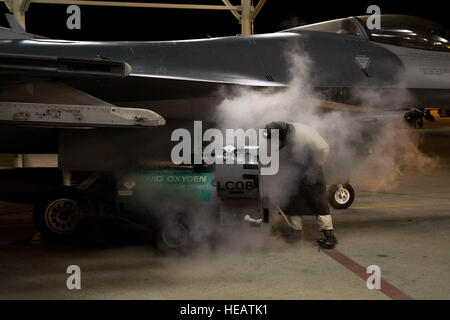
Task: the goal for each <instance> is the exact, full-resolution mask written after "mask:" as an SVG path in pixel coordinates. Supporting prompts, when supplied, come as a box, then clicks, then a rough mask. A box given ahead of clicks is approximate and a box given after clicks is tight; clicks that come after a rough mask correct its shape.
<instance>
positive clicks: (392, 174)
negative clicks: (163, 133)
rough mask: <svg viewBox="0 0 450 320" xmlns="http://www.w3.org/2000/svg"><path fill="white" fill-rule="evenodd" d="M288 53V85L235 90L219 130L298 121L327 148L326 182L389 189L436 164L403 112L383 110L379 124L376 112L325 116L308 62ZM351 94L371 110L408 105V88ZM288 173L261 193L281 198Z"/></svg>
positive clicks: (220, 117) (289, 187)
mask: <svg viewBox="0 0 450 320" xmlns="http://www.w3.org/2000/svg"><path fill="white" fill-rule="evenodd" d="M288 55H289V60H290V61H291V70H290V71H291V75H292V80H291V83H290V85H289V87H287V88H284V89H282V90H279V89H277V90H274V89H267V90H255V89H245V88H244V89H238V90H236V92H235V93H234V95H232V96H227V97H225V98H224V99H223V101H222V103H221V104H220V105H219V106H218V108H217V110H218V111H217V117H218V119H217V120H218V122H219V123H220V124H221V125H222V126H223V128H243V129H248V128H255V129H258V128H263V127H264V125H265V124H267V123H269V122H271V121H287V122H298V123H303V124H306V125H309V126H311V127H313V128H315V129H316V130H317V131H318V132H319V133H320V134H321V135H322V136H323V137H324V138H325V139H326V140H327V142H328V143H329V144H330V147H331V151H330V154H329V159H328V162H327V165H326V168H325V169H326V170H325V173H326V180H327V182H328V183H329V184H331V183H345V182H346V179H348V178H349V177H350V174H351V175H352V177H353V176H354V177H355V178H357V181H354V180H353V183H355V182H356V183H357V184H359V185H364V186H367V187H371V188H372V189H375V190H381V189H383V188H388V187H392V186H393V185H394V184H393V182H394V181H395V180H396V178H398V177H400V176H401V175H402V173H401V170H406V169H408V168H411V169H414V170H426V169H429V168H432V167H434V166H436V165H437V161H436V160H435V159H431V158H429V157H428V156H426V155H424V154H423V153H422V152H421V151H420V150H419V147H418V146H419V142H420V141H419V137H418V135H417V134H415V133H414V131H412V130H410V129H408V128H406V127H404V126H403V123H402V119H401V117H402V112H392V113H389V112H387V113H386V112H385V116H384V118H383V120H381V121H376V120H375V117H376V115H377V114H376V113H374V114H373V115H372V114H371V113H354V112H353V113H352V112H343V111H332V112H324V110H323V109H321V108H320V107H321V103H322V101H323V99H324V97H322V96H321V95H320V93H318V92H315V91H314V89H313V88H312V87H311V85H310V81H309V79H310V78H311V75H312V72H313V70H312V68H313V64H312V61H311V59H310V58H309V57H308V55H307V53H306V52H304V51H303V50H302V49H300V48H296V49H295V50H293V51H290V52H289V53H288ZM403 84H404V80H403V75H401V74H399V75H397V86H396V87H397V88H404V87H405V86H404V85H403ZM352 96H353V98H354V99H356V100H357V101H359V103H360V105H361V106H364V107H365V108H367V109H371V110H372V111H381V112H383V110H386V108H389V110H395V109H400V108H405V107H407V106H411V105H410V103H411V99H410V96H409V94H408V91H407V90H372V89H367V88H354V89H353V90H352ZM289 170H292V172H291V173H292V174H291V175H286V174H285V176H283V177H280V179H278V182H277V183H278V184H279V185H278V186H272V185H269V186H268V185H267V184H266V188H265V189H266V191H268V192H269V193H270V194H271V196H272V197H275V198H276V199H278V200H283V197H284V196H286V194H287V193H289V192H291V190H292V187H293V186H294V185H295V182H296V181H292V178H291V179H290V178H289V177H296V176H298V175H296V174H295V170H298V169H297V168H296V167H292V168H289ZM281 174H282V175H283V173H281ZM269 180H270V179H269ZM280 183H281V184H280ZM280 186H281V190H280ZM276 193H278V194H276Z"/></svg>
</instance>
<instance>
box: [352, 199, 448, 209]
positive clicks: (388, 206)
mask: <svg viewBox="0 0 450 320" xmlns="http://www.w3.org/2000/svg"><path fill="white" fill-rule="evenodd" d="M447 205H450V202H449V201H447V202H423V203H402V204H385V205H378V206H359V207H350V209H378V208H406V207H436V206H447Z"/></svg>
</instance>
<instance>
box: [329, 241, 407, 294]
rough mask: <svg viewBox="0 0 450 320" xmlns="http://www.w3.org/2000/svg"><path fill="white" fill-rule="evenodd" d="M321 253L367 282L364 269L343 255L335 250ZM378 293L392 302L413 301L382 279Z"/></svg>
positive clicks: (367, 275)
mask: <svg viewBox="0 0 450 320" xmlns="http://www.w3.org/2000/svg"><path fill="white" fill-rule="evenodd" d="M322 251H323V252H324V253H325V254H327V255H328V256H329V257H331V258H333V259H334V260H335V261H337V262H339V263H340V264H341V265H343V266H344V267H346V268H347V269H349V270H350V271H352V272H353V273H354V274H356V275H357V276H358V277H360V278H361V279H363V280H364V281H367V278H368V277H369V276H370V274H368V273H367V272H366V268H364V267H363V266H362V265H360V264H358V263H356V262H355V261H353V260H352V259H350V258H349V257H347V256H346V255H344V254H343V253H341V252H339V251H337V250H336V249H333V250H325V249H324V250H322ZM380 291H381V292H383V293H384V294H385V295H386V296H388V297H389V298H391V299H393V300H414V298H412V297H410V296H408V295H407V294H406V293H404V292H402V291H401V290H400V289H398V288H397V287H395V286H393V285H392V284H390V283H389V282H387V281H385V280H383V279H381V288H380Z"/></svg>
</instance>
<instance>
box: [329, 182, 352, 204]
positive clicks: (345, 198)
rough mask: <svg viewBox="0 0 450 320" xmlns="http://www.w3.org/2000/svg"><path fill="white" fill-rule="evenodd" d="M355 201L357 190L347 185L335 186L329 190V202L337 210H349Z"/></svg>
mask: <svg viewBox="0 0 450 320" xmlns="http://www.w3.org/2000/svg"><path fill="white" fill-rule="evenodd" d="M353 200H355V190H353V187H352V186H351V185H350V184H348V183H346V184H333V185H331V186H330V188H329V189H328V201H329V203H330V205H331V206H332V207H333V208H335V209H347V208H349V207H350V206H351V205H352V203H353Z"/></svg>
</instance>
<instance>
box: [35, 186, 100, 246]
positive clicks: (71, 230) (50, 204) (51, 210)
mask: <svg viewBox="0 0 450 320" xmlns="http://www.w3.org/2000/svg"><path fill="white" fill-rule="evenodd" d="M90 212H91V206H90V201H89V200H88V199H87V197H86V196H85V195H84V194H83V193H82V192H80V191H78V190H75V189H74V188H62V189H61V190H59V191H58V192H56V193H55V194H53V195H52V196H50V197H48V198H47V199H45V200H43V201H42V202H41V203H39V204H38V205H36V206H35V207H34V211H33V220H34V224H35V226H36V228H37V229H38V231H39V232H40V233H41V235H42V237H43V238H44V240H46V241H61V240H67V239H69V238H71V237H72V236H73V235H74V234H76V233H77V232H78V231H79V229H80V222H81V220H82V218H83V217H84V216H85V215H86V214H88V213H90Z"/></svg>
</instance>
